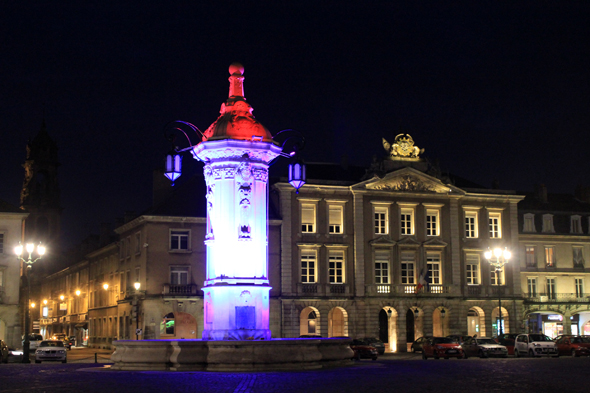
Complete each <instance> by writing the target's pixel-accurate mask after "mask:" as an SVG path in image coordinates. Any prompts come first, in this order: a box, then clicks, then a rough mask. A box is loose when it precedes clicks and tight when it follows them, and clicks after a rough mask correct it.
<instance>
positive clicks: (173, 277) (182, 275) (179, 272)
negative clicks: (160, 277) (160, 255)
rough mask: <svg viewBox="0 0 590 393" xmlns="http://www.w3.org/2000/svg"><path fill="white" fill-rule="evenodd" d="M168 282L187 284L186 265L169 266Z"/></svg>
mask: <svg viewBox="0 0 590 393" xmlns="http://www.w3.org/2000/svg"><path fill="white" fill-rule="evenodd" d="M170 284H171V285H186V284H188V266H170Z"/></svg>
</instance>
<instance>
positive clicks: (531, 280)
mask: <svg viewBox="0 0 590 393" xmlns="http://www.w3.org/2000/svg"><path fill="white" fill-rule="evenodd" d="M527 287H528V290H529V293H528V296H529V297H537V279H536V278H535V277H528V278H527Z"/></svg>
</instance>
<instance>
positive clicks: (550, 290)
mask: <svg viewBox="0 0 590 393" xmlns="http://www.w3.org/2000/svg"><path fill="white" fill-rule="evenodd" d="M546 285H547V296H548V297H549V299H555V298H556V294H555V279H554V278H547V281H546Z"/></svg>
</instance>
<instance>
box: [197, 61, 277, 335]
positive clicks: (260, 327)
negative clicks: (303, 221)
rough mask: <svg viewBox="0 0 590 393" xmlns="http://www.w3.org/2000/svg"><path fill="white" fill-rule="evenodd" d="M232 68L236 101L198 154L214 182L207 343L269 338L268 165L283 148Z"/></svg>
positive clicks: (207, 135)
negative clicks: (261, 120) (255, 111)
mask: <svg viewBox="0 0 590 393" xmlns="http://www.w3.org/2000/svg"><path fill="white" fill-rule="evenodd" d="M229 71H230V74H231V76H230V77H229V81H230V88H229V98H228V99H227V101H226V102H225V103H224V104H222V105H221V111H220V112H221V115H220V116H219V118H218V119H217V120H216V121H215V123H213V124H212V125H211V126H210V127H209V128H208V129H207V131H205V133H204V136H203V141H202V142H201V143H199V144H197V145H196V146H194V147H193V150H192V153H193V155H194V157H195V158H197V159H199V160H201V161H203V162H204V163H205V167H204V174H205V181H206V183H207V238H206V240H205V243H206V244H207V280H206V281H205V287H204V288H203V292H204V304H205V312H204V318H205V321H204V330H203V339H204V340H228V339H229V340H246V339H266V340H269V339H270V337H271V333H270V329H269V315H268V312H269V291H270V285H269V281H268V262H267V254H268V252H267V244H268V240H267V217H268V212H267V194H268V165H269V163H270V162H271V161H272V160H273V159H274V158H276V157H277V156H278V155H280V154H281V150H282V148H281V147H280V146H278V145H277V143H276V142H274V141H273V139H272V135H271V134H270V132H268V130H267V129H266V128H265V127H264V126H263V125H262V124H260V123H259V122H258V121H257V120H256V119H254V116H252V107H251V106H250V104H248V103H247V102H246V99H245V98H244V88H243V82H244V76H243V72H244V69H243V67H242V66H241V65H239V64H232V65H231V66H230V69H229Z"/></svg>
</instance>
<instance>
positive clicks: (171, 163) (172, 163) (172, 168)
mask: <svg viewBox="0 0 590 393" xmlns="http://www.w3.org/2000/svg"><path fill="white" fill-rule="evenodd" d="M181 169H182V156H181V155H180V154H178V153H177V152H175V151H174V150H170V152H168V154H167V155H166V165H165V168H164V175H165V176H166V177H167V178H168V179H170V181H171V182H172V184H173V185H174V181H175V180H176V179H178V178H179V177H180V174H181Z"/></svg>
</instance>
